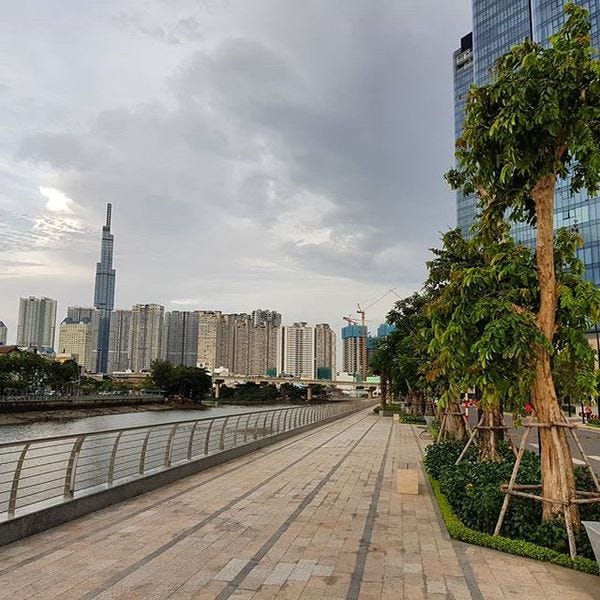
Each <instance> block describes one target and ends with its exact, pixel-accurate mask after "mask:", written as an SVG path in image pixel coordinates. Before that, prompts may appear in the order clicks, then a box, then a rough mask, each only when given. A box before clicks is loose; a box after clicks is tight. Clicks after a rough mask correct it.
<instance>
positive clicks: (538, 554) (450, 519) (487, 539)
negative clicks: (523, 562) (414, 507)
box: [427, 474, 600, 575]
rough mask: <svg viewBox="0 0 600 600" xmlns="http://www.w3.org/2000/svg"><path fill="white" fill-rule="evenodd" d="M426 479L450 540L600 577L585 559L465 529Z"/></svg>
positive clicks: (435, 486)
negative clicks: (573, 557)
mask: <svg viewBox="0 0 600 600" xmlns="http://www.w3.org/2000/svg"><path fill="white" fill-rule="evenodd" d="M427 478H428V479H429V483H430V484H431V488H432V489H433V494H434V496H435V499H436V500H437V503H438V506H439V509H440V512H441V513H442V518H443V519H444V523H445V524H446V528H447V529H448V533H449V534H450V537H451V538H452V539H454V540H459V541H461V542H466V543H468V544H475V545H476V546H483V547H485V548H492V549H493V550H499V551H500V552H506V553H507V554H514V555H515V556H524V557H525V558H533V559H534V560H541V561H545V562H550V563H553V564H555V565H560V566H561V567H568V568H570V569H575V570H576V571H582V572H583V573H589V574H591V575H600V568H599V567H598V563H597V562H596V561H593V560H590V559H589V558H584V557H580V556H578V557H577V558H575V559H572V558H571V557H570V556H568V555H567V554H562V553H561V552H557V551H556V550H551V549H550V548H544V547H543V546H538V545H536V544H532V543H531V542H526V541H524V540H513V539H510V538H506V537H502V536H492V535H490V534H489V533H482V532H480V531H475V530H474V529H471V528H469V527H467V526H466V525H464V524H463V522H462V521H461V520H460V519H459V518H458V517H457V516H456V515H455V514H454V511H453V510H452V507H451V506H450V503H449V502H448V500H447V499H446V497H445V496H444V494H443V493H442V491H441V489H440V484H439V483H438V482H437V481H436V480H435V479H433V477H431V475H429V474H427Z"/></svg>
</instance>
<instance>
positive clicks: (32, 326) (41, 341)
mask: <svg viewBox="0 0 600 600" xmlns="http://www.w3.org/2000/svg"><path fill="white" fill-rule="evenodd" d="M55 333H56V300H52V299H51V298H36V297H35V296H30V297H29V298H21V299H20V300H19V322H18V325H17V346H32V347H36V348H54V336H55Z"/></svg>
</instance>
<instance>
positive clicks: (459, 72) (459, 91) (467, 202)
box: [452, 33, 476, 234]
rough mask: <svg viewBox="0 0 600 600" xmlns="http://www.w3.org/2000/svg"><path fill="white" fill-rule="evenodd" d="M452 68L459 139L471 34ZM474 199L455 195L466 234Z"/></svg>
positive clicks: (458, 217) (470, 80)
mask: <svg viewBox="0 0 600 600" xmlns="http://www.w3.org/2000/svg"><path fill="white" fill-rule="evenodd" d="M452 64H453V68H454V135H455V137H457V138H458V137H460V134H461V132H462V127H463V121H464V118H465V101H466V99H467V93H468V91H469V88H470V87H471V85H472V84H473V34H472V33H469V34H468V35H465V36H464V37H463V38H462V39H461V40H460V48H458V49H457V50H456V51H455V52H454V55H453V57H452ZM475 209H476V206H475V198H473V197H472V196H465V195H464V194H461V193H458V194H457V195H456V220H457V223H458V226H459V227H460V228H461V229H462V230H463V231H464V232H465V234H468V232H469V227H470V226H471V224H472V223H473V221H475Z"/></svg>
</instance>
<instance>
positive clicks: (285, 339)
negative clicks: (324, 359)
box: [277, 322, 315, 379]
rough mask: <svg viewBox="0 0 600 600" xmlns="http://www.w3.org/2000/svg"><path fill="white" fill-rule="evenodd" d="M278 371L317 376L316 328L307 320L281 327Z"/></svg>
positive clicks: (288, 373)
mask: <svg viewBox="0 0 600 600" xmlns="http://www.w3.org/2000/svg"><path fill="white" fill-rule="evenodd" d="M277 346H278V353H277V372H278V374H285V375H292V376H294V377H301V378H302V379H314V378H315V330H314V328H313V327H310V326H309V325H307V324H306V323H305V322H300V323H294V324H293V325H291V326H283V327H280V328H279V337H278V341H277Z"/></svg>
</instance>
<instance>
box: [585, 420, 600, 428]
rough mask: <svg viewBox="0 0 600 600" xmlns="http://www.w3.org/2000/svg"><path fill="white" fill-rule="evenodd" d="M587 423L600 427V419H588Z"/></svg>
mask: <svg viewBox="0 0 600 600" xmlns="http://www.w3.org/2000/svg"><path fill="white" fill-rule="evenodd" d="M587 424H588V425H591V426H592V427H600V419H588V421H587Z"/></svg>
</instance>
